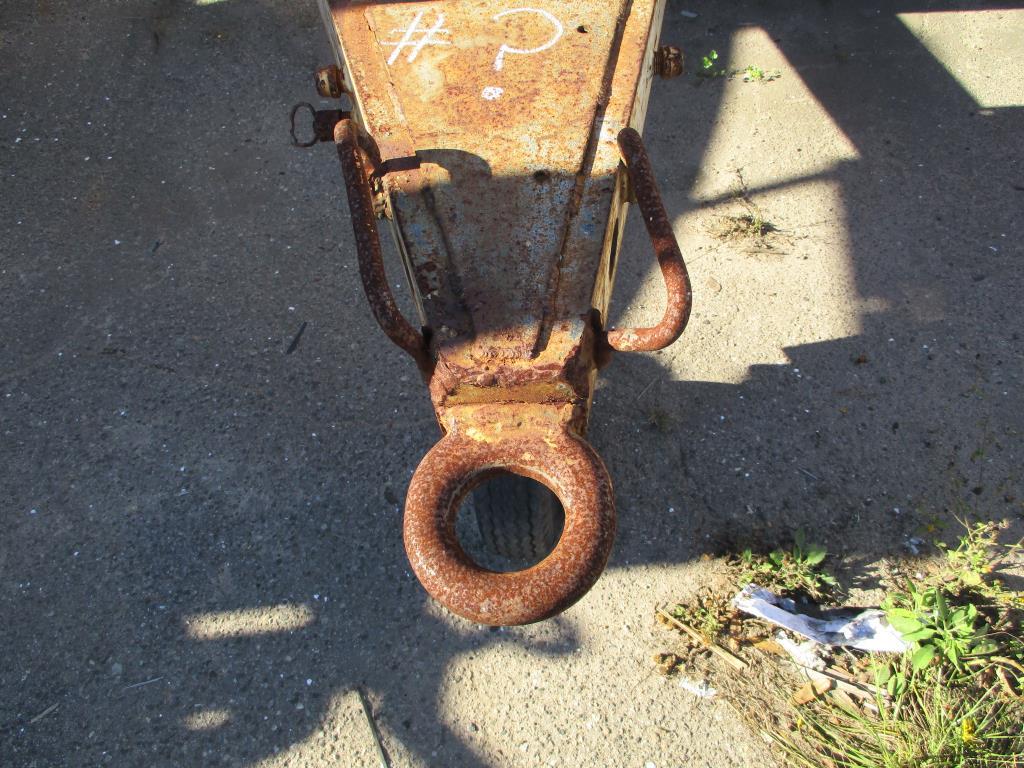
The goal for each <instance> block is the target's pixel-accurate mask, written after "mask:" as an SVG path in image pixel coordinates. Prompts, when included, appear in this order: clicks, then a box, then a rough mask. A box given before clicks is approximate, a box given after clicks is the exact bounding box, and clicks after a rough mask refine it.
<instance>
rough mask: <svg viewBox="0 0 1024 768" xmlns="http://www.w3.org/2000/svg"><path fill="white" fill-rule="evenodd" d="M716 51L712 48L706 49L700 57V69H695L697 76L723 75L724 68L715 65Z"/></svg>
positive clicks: (716, 59)
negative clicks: (705, 52) (704, 53)
mask: <svg viewBox="0 0 1024 768" xmlns="http://www.w3.org/2000/svg"><path fill="white" fill-rule="evenodd" d="M717 61H718V51H716V50H714V49H712V50H710V51H708V53H707V54H706V55H705V56H701V57H700V69H699V70H698V71H697V76H698V77H723V76H724V75H725V70H724V69H722V68H720V67H719V66H718V65H717V63H716V62H717Z"/></svg>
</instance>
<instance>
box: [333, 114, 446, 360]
mask: <svg viewBox="0 0 1024 768" xmlns="http://www.w3.org/2000/svg"><path fill="white" fill-rule="evenodd" d="M334 143H335V145H337V148H338V158H339V159H340V160H341V172H342V175H343V176H344V178H345V191H346V192H347V193H348V207H349V211H350V213H351V215H352V229H353V230H354V232H355V237H356V251H357V252H358V255H359V276H360V277H361V278H362V280H363V291H364V292H365V293H366V299H367V301H368V302H369V303H370V310H371V311H372V312H373V316H374V318H375V319H376V320H377V323H378V325H380V327H381V328H382V329H383V330H384V333H386V334H387V336H388V338H389V339H391V341H393V342H394V343H395V344H397V345H398V346H399V347H401V348H402V349H404V350H405V351H406V352H408V353H409V354H410V355H412V357H413V359H414V360H416V364H417V365H419V367H420V369H421V370H423V371H427V370H429V366H430V363H429V357H428V355H427V345H426V341H425V339H424V338H423V334H422V333H420V331H418V330H416V329H415V328H414V327H413V326H412V324H411V323H410V322H409V321H408V320H406V319H405V316H404V315H403V314H402V312H401V311H400V310H399V309H398V305H397V304H395V297H394V296H393V295H392V293H391V288H390V286H389V285H388V276H387V273H386V272H385V271H384V259H383V255H382V253H381V248H380V236H379V235H378V234H377V220H376V216H375V214H374V210H373V194H372V192H371V190H370V176H369V174H368V173H367V170H366V160H365V159H364V157H363V153H362V150H361V149H360V147H359V134H358V129H357V127H356V125H355V123H354V122H353V121H352V120H351V118H348V117H344V118H342V119H341V120H339V121H338V122H337V123H336V124H335V126H334Z"/></svg>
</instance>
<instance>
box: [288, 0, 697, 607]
mask: <svg viewBox="0 0 1024 768" xmlns="http://www.w3.org/2000/svg"><path fill="white" fill-rule="evenodd" d="M530 1H531V5H530V6H529V7H522V6H519V5H517V4H515V3H514V2H509V0H475V1H474V0H469V1H468V2H454V1H452V0H449V1H443V0H425V1H423V2H353V1H351V0H321V3H320V5H321V10H322V11H323V15H324V20H325V23H326V26H327V31H328V34H329V36H330V39H331V42H332V46H333V48H334V52H335V56H336V62H335V64H334V65H333V66H330V67H325V68H323V69H321V70H319V71H318V73H317V88H318V90H319V91H320V93H321V95H323V96H328V97H340V96H342V95H343V94H345V95H347V98H348V99H349V101H350V102H351V111H342V110H328V111H322V112H318V113H315V114H314V133H315V136H316V138H317V139H320V140H333V141H334V142H335V144H336V146H337V149H338V154H339V157H340V160H341V165H342V169H343V173H344V178H345V185H346V188H347V193H348V201H349V207H350V212H351V216H352V223H353V227H354V229H355V236H356V244H357V249H358V258H359V267H360V274H361V277H362V280H363V284H364V287H365V289H366V295H367V298H368V300H369V303H370V307H371V309H372V311H373V314H374V316H375V318H376V319H377V321H378V323H379V324H380V325H381V327H382V328H383V330H384V331H385V333H386V334H387V335H388V337H389V338H390V339H391V340H392V341H393V342H394V343H396V344H397V345H398V346H400V347H401V348H402V349H404V350H405V351H406V352H408V353H409V354H410V355H411V356H412V357H413V359H414V360H415V361H416V364H417V365H418V367H419V369H420V371H421V373H422V375H423V378H424V380H425V382H426V384H427V386H428V389H429V392H430V397H431V400H432V402H433V405H434V410H435V412H436V414H437V420H438V423H439V425H440V427H441V432H442V437H441V439H440V440H439V441H438V443H437V444H436V445H435V446H434V447H433V448H432V449H431V450H430V451H429V452H428V453H427V455H426V456H425V457H424V458H423V460H422V462H421V463H420V465H419V468H418V469H417V470H416V472H415V474H414V475H413V478H412V482H411V484H410V487H409V492H408V497H407V500H406V509H405V523H404V536H405V546H406V551H407V552H408V555H409V560H410V563H411V564H412V567H413V570H414V571H415V573H416V575H417V577H418V578H419V580H420V582H421V583H422V584H423V586H424V587H425V588H426V589H427V591H428V592H429V593H430V594H431V595H432V596H433V597H434V598H435V599H437V600H438V601H439V602H441V603H443V604H444V605H445V606H447V607H448V608H449V609H451V610H452V611H454V612H455V613H457V614H459V615H461V616H464V617H466V618H469V619H471V620H473V621H476V622H480V623H485V624H524V623H529V622H533V621H539V620H541V619H545V618H548V617H550V616H552V615H554V614H556V613H558V612H560V611H562V610H564V609H565V608H567V607H568V606H570V605H571V604H572V603H574V602H575V601H576V600H578V599H579V598H580V597H581V596H583V594H585V593H586V591H587V590H588V589H590V587H591V586H592V585H593V584H594V582H595V581H596V580H597V578H598V576H599V575H600V574H601V571H602V570H603V569H604V566H605V563H606V561H607V559H608V555H609V553H610V551H611V547H612V540H613V538H614V532H615V508H614V498H613V493H612V484H611V480H610V478H609V476H608V472H607V470H606V469H605V467H604V464H603V463H602V461H601V459H600V458H599V457H598V455H597V454H596V453H595V452H594V450H593V448H591V446H590V445H589V444H588V443H587V441H586V440H585V439H584V435H585V433H586V427H587V420H588V415H589V410H590V403H591V397H592V393H593V386H594V382H595V378H596V373H597V368H598V367H599V366H600V365H602V364H603V363H604V362H606V361H607V360H608V358H609V357H610V354H611V351H612V350H620V351H648V350H655V349H661V348H663V347H665V346H668V345H669V344H671V343H672V342H673V341H675V340H676V338H678V336H679V334H680V333H681V332H682V330H683V328H684V326H685V325H686V321H687V318H688V316H689V311H690V299H691V294H690V285H689V280H688V278H687V274H686V268H685V266H684V264H683V259H682V256H681V254H680V252H679V248H678V245H677V244H676V240H675V237H674V234H673V232H672V227H671V223H670V221H669V219H668V216H667V215H666V213H665V210H664V208H663V206H662V204H661V199H660V196H659V193H658V190H657V187H656V186H655V183H654V180H653V176H652V173H651V168H650V164H649V162H648V159H647V155H646V152H645V151H644V147H643V142H642V140H641V138H640V134H639V133H638V130H639V129H640V127H641V126H642V125H643V121H644V115H645V112H646V109H647V100H648V95H649V92H650V85H651V79H652V77H653V75H654V74H662V75H664V76H673V75H676V74H679V73H680V72H681V57H680V55H679V52H678V50H676V49H672V48H665V47H659V46H658V43H657V38H658V31H659V29H660V26H661V16H662V13H663V7H664V0H635V1H634V2H629V0H619V1H618V2H608V0H569V1H568V2H557V3H556V2H540V0H530ZM294 118H295V113H294V112H293V120H294ZM631 201H635V202H636V203H637V204H638V206H639V208H640V211H641V214H642V215H643V218H644V223H645V225H646V227H647V230H648V232H649V234H650V237H651V240H652V243H653V245H654V249H655V254H656V256H657V259H658V263H659V266H660V268H661V271H662V274H663V275H664V278H665V285H666V292H667V302H666V309H665V313H664V316H663V318H662V320H661V322H660V323H659V324H658V325H656V326H654V327H652V328H619V329H606V328H605V323H606V318H607V310H608V303H609V299H610V296H611V290H612V282H613V279H614V276H615V268H616V262H617V255H618V248H619V243H620V240H621V235H622V230H623V224H624V223H625V215H626V208H627V202H631ZM381 219H383V220H386V221H387V223H388V225H389V227H390V229H391V231H392V233H393V235H394V237H395V240H396V242H397V244H398V248H399V251H400V253H401V255H402V258H403V261H404V264H405V268H406V271H407V273H408V277H409V282H410V285H411V287H412V291H413V295H414V299H415V306H416V309H417V313H418V317H417V318H416V320H415V321H414V322H411V321H410V320H408V319H406V318H405V317H403V316H402V314H401V313H400V312H399V310H398V308H397V305H396V303H395V301H394V298H393V296H392V294H391V291H390V287H389V285H388V281H387V278H386V275H385V272H384V266H383V262H382V258H381V248H380V241H379V238H378V224H377V222H378V220H381ZM499 474H501V475H503V474H512V475H516V476H520V477H526V478H532V479H534V480H537V481H539V482H540V483H542V484H543V485H544V486H547V487H548V488H549V489H551V491H553V492H554V494H555V495H556V496H557V498H558V501H559V502H560V503H561V507H562V508H563V509H564V525H563V527H562V532H561V536H560V537H559V538H558V539H557V543H555V544H554V549H553V550H552V551H551V552H550V554H547V556H546V557H544V558H543V559H542V560H540V562H537V563H536V564H534V565H532V566H530V567H528V568H525V569H523V570H518V571H512V572H504V573H498V572H494V571H491V570H488V569H486V568H484V567H482V566H480V565H478V564H477V563H475V562H474V561H473V560H472V559H471V558H470V557H469V556H468V555H467V554H466V553H465V551H464V550H463V548H462V547H461V546H460V545H459V542H458V540H457V537H456V534H455V525H454V523H455V517H456V514H457V512H458V508H459V506H460V504H461V503H462V501H463V499H464V498H465V497H466V496H467V494H469V493H470V492H471V491H473V489H474V488H475V487H477V486H479V485H480V484H481V483H482V482H484V481H486V480H488V479H490V478H493V477H494V476H495V475H499ZM555 507H557V505H555ZM538 508H539V507H538ZM536 512H537V510H536V509H534V510H533V511H532V512H531V514H534V515H535V514H536ZM556 512H557V513H559V514H560V510H557V509H556V510H555V512H553V513H552V514H555V513H556ZM514 514H516V513H513V515H514ZM524 514H525V513H524ZM523 520H524V521H525V523H529V525H530V526H533V524H534V523H535V522H536V520H535V519H533V518H527V517H524V518H523ZM504 522H506V523H511V524H512V527H513V528H514V524H515V522H516V521H515V519H512V520H511V521H504ZM556 535H557V531H556Z"/></svg>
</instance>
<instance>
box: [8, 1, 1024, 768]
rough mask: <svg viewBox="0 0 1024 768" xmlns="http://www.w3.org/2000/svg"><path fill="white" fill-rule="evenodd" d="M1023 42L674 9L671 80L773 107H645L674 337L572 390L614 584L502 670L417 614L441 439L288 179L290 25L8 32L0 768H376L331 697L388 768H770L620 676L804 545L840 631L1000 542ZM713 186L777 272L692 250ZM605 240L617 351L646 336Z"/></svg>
mask: <svg viewBox="0 0 1024 768" xmlns="http://www.w3.org/2000/svg"><path fill="white" fill-rule="evenodd" d="M968 6H969V7H970V8H971V10H972V11H973V12H972V13H962V12H961V11H963V10H964V9H965V8H967V7H968ZM986 9H987V10H986ZM684 10H685V11H693V12H697V13H698V14H699V16H698V17H697V18H696V19H694V20H691V19H689V18H687V17H686V16H684V15H683V14H681V11H684ZM932 11H943V13H941V14H935V13H931V12H932ZM901 14H902V15H901ZM1022 16H1024V12H1022V11H1021V10H1020V5H1019V4H1015V3H1006V4H998V5H994V6H988V5H985V4H980V3H970V4H968V3H957V2H946V1H944V0H939V1H937V2H933V3H926V2H924V0H921V2H876V3H863V4H855V3H846V2H843V3H840V2H825V1H821V2H804V3H799V4H794V3H787V2H775V3H772V2H748V3H736V4H732V3H730V4H724V3H717V4H716V3H711V2H705V1H703V0H700V1H698V0H693V2H690V0H687V2H685V3H678V2H671V3H670V5H669V10H668V14H667V20H666V26H665V30H664V34H663V39H664V40H665V41H666V42H675V43H677V44H679V45H681V46H683V47H684V48H685V50H686V51H687V52H688V54H689V60H690V63H691V67H695V66H699V59H700V56H701V55H702V54H704V53H707V52H708V51H710V50H711V49H716V50H717V51H719V53H720V54H721V58H720V59H719V64H720V65H721V66H723V67H725V68H729V69H732V68H742V67H745V66H747V65H756V66H759V67H762V68H763V69H765V70H767V71H770V70H778V71H779V73H780V74H781V77H780V78H779V79H777V80H774V81H772V82H760V83H745V82H743V81H742V79H741V78H732V79H725V78H719V79H712V80H708V81H701V80H698V79H697V78H694V77H693V76H689V77H687V78H685V79H681V80H677V81H674V82H667V83H658V84H657V85H656V87H655V93H654V95H653V105H654V106H653V108H652V113H651V115H650V118H649V120H648V124H647V130H646V137H647V142H648V145H649V147H650V151H651V154H652V157H653V159H654V162H655V166H656V169H657V172H658V175H659V177H660V178H661V179H662V187H663V190H664V193H665V197H666V202H667V205H668V207H669V210H670V213H671V214H673V216H675V217H676V221H677V224H678V226H677V230H678V233H679V235H680V238H681V241H682V243H683V250H684V253H686V254H687V255H688V258H689V264H690V267H691V271H692V275H693V278H694V284H695V289H696V291H695V292H696V299H695V309H694V314H693V319H692V321H691V326H690V329H689V330H688V331H687V333H686V335H685V336H684V338H683V339H682V340H681V341H680V342H679V343H678V344H676V345H675V346H674V347H672V348H671V349H669V350H667V351H665V352H664V353H661V354H657V355H649V356H646V355H645V356H641V355H635V356H620V357H619V358H618V359H617V360H616V361H615V362H614V364H613V365H612V366H611V367H609V368H608V369H607V370H606V371H605V372H604V373H603V378H602V382H603V383H602V388H601V389H600V390H599V392H598V394H597V402H596V404H595V411H594V420H593V426H592V439H593V442H594V444H595V446H596V447H597V449H598V450H599V451H600V452H601V453H602V454H603V455H604V457H605V459H606V461H607V463H608V466H609V468H610V470H611V473H612V476H613V477H614V479H615V481H616V492H617V500H618V502H617V503H618V507H619V511H620V519H621V522H620V533H619V537H618V540H617V545H616V549H615V552H614V554H613V558H612V561H611V563H610V566H609V569H608V571H607V573H606V574H605V576H604V577H603V578H602V579H601V581H600V582H599V583H598V585H597V586H596V587H595V589H594V590H593V591H592V592H591V593H590V594H589V595H588V596H587V597H586V598H585V599H584V600H583V601H582V602H581V603H580V604H578V605H577V606H575V607H574V608H572V609H571V610H569V611H568V612H566V613H565V614H564V615H563V616H561V617H559V618H557V619H555V620H552V621H550V622H546V623H544V624H541V625H536V626H532V627H526V628H520V629H509V630H489V629H483V628H480V627H476V626H472V625H469V624H467V623H465V622H463V621H461V620H457V619H454V618H453V617H451V616H449V615H447V614H446V613H444V612H443V611H442V610H440V609H438V608H437V607H435V606H434V605H432V604H431V603H430V602H429V601H428V600H427V599H426V597H425V595H424V593H423V591H422V590H421V588H420V587H419V585H418V584H417V582H416V581H415V580H414V579H413V578H412V576H411V574H410V572H409V569H408V567H407V563H406V560H405V556H404V553H403V551H402V545H401V537H400V528H399V522H400V514H401V512H400V504H401V501H402V499H403V498H404V492H405V487H406V485H407V483H408V479H409V477H410V474H411V472H412V470H413V468H414V467H415V466H416V464H417V462H418V461H419V459H420V457H421V456H422V455H423V453H424V452H425V451H426V450H427V448H428V447H429V446H430V445H431V444H432V442H433V441H434V440H435V438H436V433H435V430H436V427H435V425H434V423H433V420H432V416H431V412H430V408H429V404H428V400H427V397H426V393H425V391H424V390H423V388H422V387H421V385H420V384H419V382H418V380H417V376H416V372H415V370H414V368H413V365H412V363H411V362H410V361H409V360H408V359H407V358H406V357H404V356H403V355H402V353H400V352H399V351H398V350H397V349H395V348H394V347H391V346H389V345H388V344H387V343H386V342H385V339H384V337H383V335H382V334H381V332H380V331H379V330H378V329H377V328H376V327H375V325H374V323H373V321H372V319H371V317H370V313H369V311H368V309H367V307H366V304H365V301H364V299H363V297H362V295H361V288H360V285H359V282H358V278H357V275H356V268H355V258H354V252H353V243H352V238H351V230H350V227H349V223H348V221H347V217H346V213H345V210H344V198H343V192H342V189H341V186H340V180H339V176H340V174H339V171H338V168H337V167H336V161H335V159H334V158H333V156H332V153H331V151H330V150H329V149H328V148H322V147H321V148H318V149H317V150H312V151H307V152H300V151H298V150H293V149H292V148H291V147H290V146H289V144H288V135H287V114H288V109H289V108H290V107H291V105H292V104H293V103H295V102H297V101H303V100H311V97H313V96H314V95H315V94H314V93H313V92H312V87H311V82H310V80H311V79H310V73H311V72H312V70H313V68H314V67H315V66H316V65H317V64H318V63H322V62H323V61H326V60H327V47H326V42H325V38H324V35H323V32H322V30H321V27H320V19H319V17H318V14H317V11H316V8H315V6H314V4H313V3H312V2H308V3H306V2H304V3H292V2H279V1H274V2H270V1H268V0H223V1H222V2H215V3H211V2H205V3H196V4H191V3H187V2H170V1H167V0H162V1H160V2H149V3H147V2H141V1H139V0H124V1H123V2H117V3H104V4H94V5H92V6H85V5H82V4H80V3H79V4H71V3H66V2H60V1H58V0H50V1H48V0H39V1H38V2H25V1H21V2H14V1H12V2H7V3H4V4H3V6H2V7H0V72H2V75H0V77H2V91H0V93H2V100H0V178H2V183H0V222H2V224H0V225H2V227H3V237H2V239H0V290H2V295H3V297H4V299H3V301H2V302H0V323H2V326H0V327H2V330H3V335H2V339H3V344H2V347H0V434H2V442H0V649H2V654H3V663H2V664H0V765H3V766H5V767H6V766H11V767H12V768H23V767H26V768H27V767H33V768H42V766H92V765H116V766H183V765H186V766H191V765H231V766H290V765H296V766H298V765H302V766H320V765H343V766H350V765H351V766H362V765H365V766H370V765H375V764H376V758H375V755H374V751H373V743H372V741H371V737H370V733H369V731H368V729H367V726H366V722H365V719H364V718H363V715H362V712H361V709H360V705H359V701H358V698H357V696H356V694H355V689H356V686H362V687H364V689H365V690H366V691H367V694H368V697H369V699H370V701H371V703H372V706H373V709H374V716H375V718H376V720H377V722H378V724H379V727H380V729H381V732H382V736H383V739H384V742H385V745H386V747H387V749H388V751H389V752H390V755H391V758H392V760H393V763H394V765H396V766H462V767H465V768H472V767H473V766H480V767H483V766H488V767H490V766H499V765H500V766H506V765H508V766H538V765H565V766H580V765H602V766H604V765H607V766H636V767H637V768H639V767H640V766H648V765H654V766H657V768H665V767H666V766H715V767H718V766H731V765H766V766H767V765H773V764H776V758H775V757H774V756H773V755H772V754H771V753H770V751H769V750H768V748H767V747H766V746H765V745H764V743H763V742H762V741H761V740H760V739H759V738H758V737H757V736H756V734H752V733H750V732H749V731H748V730H747V729H746V728H745V727H744V726H743V724H742V723H741V722H739V721H738V720H737V718H736V717H735V715H734V714H733V711H732V710H731V709H730V707H729V706H728V705H727V704H726V703H724V702H722V701H720V700H714V699H713V700H710V701H700V700H697V699H695V698H693V697H692V696H691V695H690V694H688V693H687V692H686V691H684V690H682V689H681V688H679V687H678V686H676V685H675V684H674V683H672V682H670V681H666V680H665V679H662V678H660V677H658V676H657V675H653V674H651V666H652V665H651V662H650V657H651V654H652V652H654V651H657V650H663V649H665V648H666V646H667V645H668V644H669V643H670V638H668V637H667V636H666V635H665V634H664V633H663V631H662V630H661V629H659V628H657V627H656V626H654V625H653V622H652V620H651V618H652V606H653V605H654V604H655V603H656V602H659V601H666V600H673V599H678V598H682V597H686V596H687V595H689V594H692V592H693V590H694V589H696V588H697V587H698V586H699V585H700V583H701V580H702V573H703V572H704V571H705V569H706V567H707V565H706V563H703V562H702V561H701V560H700V557H701V555H702V554H718V555H721V554H726V553H728V552H734V551H736V549H737V548H739V547H741V546H744V545H747V544H754V545H771V544H774V543H777V542H781V541H785V540H786V538H787V537H788V536H790V535H791V534H792V532H793V531H794V530H795V529H797V528H800V527H803V528H804V529H806V530H807V531H808V532H809V533H810V535H811V536H812V538H814V539H816V540H818V541H821V542H823V543H825V544H827V545H828V547H829V549H830V551H831V552H833V553H834V554H835V555H836V556H837V557H838V556H841V557H842V560H841V564H840V566H841V567H840V571H839V572H840V576H841V578H842V579H843V580H844V581H845V582H846V583H848V584H853V585H855V586H857V587H861V588H863V589H866V590H870V589H871V588H872V587H873V586H876V585H877V580H876V575H877V569H878V565H879V563H880V562H881V561H883V560H884V559H886V558H892V557H900V556H902V555H905V554H906V553H905V551H904V549H903V544H904V542H905V540H906V538H907V537H908V536H913V535H918V534H919V533H920V531H921V530H922V527H923V526H924V525H926V524H927V523H929V522H933V521H944V520H946V519H948V518H949V517H950V515H951V514H952V513H953V512H954V511H956V510H957V509H960V508H961V507H960V506H959V504H960V503H961V501H962V500H964V499H966V500H969V501H970V503H971V504H972V505H974V507H975V508H976V510H977V511H978V513H979V514H981V515H984V516H989V517H1008V518H1010V519H1011V520H1013V521H1016V523H1017V524H1019V521H1020V516H1021V512H1022V508H1021V503H1020V499H1021V498H1022V496H1024V489H1022V488H1021V480H1020V467H1021V447H1022V446H1021V429H1022V428H1024V407H1022V406H1024V402H1022V391H1021V373H1022V365H1021V363H1022V343H1021V334H1022V332H1024V316H1022V315H1024V313H1022V312H1021V296H1022V292H1021V282H1022V274H1024V272H1022V270H1021V259H1022V256H1024V250H1022V246H1021V241H1022V237H1024V223H1022V222H1024V216H1022V213H1024V167H1022V159H1021V156H1022V149H1024V143H1022V138H1021V137H1022V136H1024V111H1022V108H1021V107H1022V102H1024V99H1022V98H1021V96H1020V88H1019V84H1020V83H1022V82H1024V66H1022V64H1021V62H1024V35H1021V34H1020V31H1021V29H1022V28H1024V22H1022ZM1014 29H1015V30H1016V33H1013V32H1012V30H1014ZM744 185H745V188H746V190H747V197H748V200H749V201H750V205H755V206H757V209H758V210H760V211H761V212H762V214H763V215H764V217H765V218H766V219H768V220H770V221H771V222H772V223H773V224H774V225H775V226H776V227H777V228H778V229H779V230H780V231H779V232H777V233H775V234H774V235H772V236H771V237H770V238H769V240H768V241H767V243H761V244H752V243H749V242H744V241H743V240H742V238H741V239H737V238H725V237H722V236H721V235H720V234H716V233H720V224H721V219H722V217H723V216H728V215H735V214H736V213H737V212H743V211H745V210H747V209H748V207H747V205H745V204H743V203H742V201H740V200H737V199H736V193H737V192H738V191H741V190H742V188H743V186H744ZM627 237H628V246H629V247H628V248H627V249H626V250H625V251H624V256H623V259H622V267H621V273H620V279H619V285H618V291H617V298H616V306H617V307H618V312H619V313H620V315H621V316H625V317H639V318H643V317H644V316H656V315H657V314H658V308H659V305H658V302H659V301H660V300H661V299H660V294H659V293H658V290H659V287H658V285H657V282H656V280H655V279H654V277H653V276H652V275H651V274H650V267H651V263H650V262H651V259H650V252H649V250H648V247H649V246H648V245H647V244H646V243H645V242H644V237H643V233H642V231H641V229H640V227H638V226H636V222H634V223H633V226H632V227H631V229H630V231H629V233H628V234H627ZM768 245H770V246H771V247H770V248H769V247H767V246H768ZM303 322H306V323H308V326H307V328H306V330H305V333H304V334H303V336H302V339H301V343H300V344H299V346H298V348H297V350H296V351H295V352H294V353H293V354H290V355H286V354H285V351H286V349H287V347H288V345H289V343H290V342H291V341H292V339H293V337H294V336H295V334H296V332H297V331H298V329H299V327H300V325H301V323H303ZM868 594H870V593H868Z"/></svg>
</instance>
